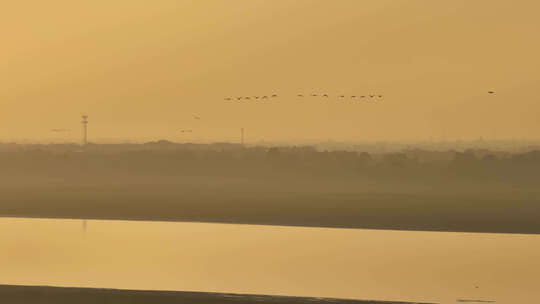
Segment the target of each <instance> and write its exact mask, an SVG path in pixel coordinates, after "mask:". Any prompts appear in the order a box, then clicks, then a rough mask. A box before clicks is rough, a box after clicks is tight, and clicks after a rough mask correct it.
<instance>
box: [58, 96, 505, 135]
mask: <svg viewBox="0 0 540 304" xmlns="http://www.w3.org/2000/svg"><path fill="white" fill-rule="evenodd" d="M487 93H488V94H490V95H494V94H495V91H487ZM277 97H278V95H277V94H272V95H263V96H240V97H234V98H233V97H226V98H224V99H225V100H226V101H234V100H237V101H241V100H254V101H257V100H261V101H262V100H268V99H271V98H277ZM296 97H298V98H304V97H322V98H330V96H329V95H328V94H310V95H304V94H297V95H296ZM337 97H338V98H339V99H347V98H348V99H357V98H374V99H378V98H383V95H380V94H369V95H350V96H349V95H337ZM193 119H195V120H200V119H201V117H199V116H193ZM178 131H180V132H181V133H192V132H193V130H191V129H178ZM51 132H54V133H64V132H71V130H70V129H51Z"/></svg>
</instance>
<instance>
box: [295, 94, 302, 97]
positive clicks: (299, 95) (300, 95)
mask: <svg viewBox="0 0 540 304" xmlns="http://www.w3.org/2000/svg"><path fill="white" fill-rule="evenodd" d="M296 96H298V97H304V95H302V94H298V95H296Z"/></svg>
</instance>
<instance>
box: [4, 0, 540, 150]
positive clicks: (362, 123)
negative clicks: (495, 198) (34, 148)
mask: <svg viewBox="0 0 540 304" xmlns="http://www.w3.org/2000/svg"><path fill="white" fill-rule="evenodd" d="M538 11H540V2H538V1H534V0H530V1H526V0H517V1H509V0H507V1H498V0H452V1H433V0H423V1H422V0H304V1H301V0H297V1H291V0H272V1H269V0H192V1H187V0H185V1H182V0H160V1H147V0H114V1H110V0H94V1H72V0H49V1H16V0H5V1H3V2H2V10H1V13H0V28H1V31H2V47H1V48H0V65H1V69H0V79H1V83H2V85H1V86H0V106H1V110H0V140H8V139H24V138H30V139H39V140H47V139H53V138H59V137H65V138H66V139H67V138H69V137H71V138H79V135H80V129H81V125H80V114H81V113H83V112H84V113H87V114H88V115H89V116H90V124H89V132H90V139H91V140H92V139H96V138H123V139H134V140H137V139H143V138H144V139H150V138H153V139H158V138H165V139H170V140H182V139H186V140H237V139H238V137H239V131H238V129H239V128H240V127H245V128H246V138H247V139H248V140H251V141H255V140H263V139H266V140H276V139H301V138H303V139H307V138H312V139H313V138H318V139H323V140H325V139H336V140H344V139H347V140H362V139H367V140H374V139H383V140H387V139H421V138H424V139H427V138H430V137H433V138H436V139H437V138H442V137H443V136H446V137H447V138H461V139H471V138H478V137H480V136H483V137H485V138H489V137H493V136H495V137H498V138H513V137H514V138H527V137H528V138H537V137H538V133H539V132H540V103H539V101H540V100H539V98H538V97H537V90H538V89H539V87H538V84H539V83H540V69H539V68H540V36H539V35H538V31H539V29H540V19H539V18H538V16H537V15H538ZM488 90H495V91H497V94H496V95H495V96H490V95H488V94H487V91H488ZM372 92H373V93H381V94H383V95H384V96H385V97H384V101H383V102H382V103H380V104H368V103H365V102H364V103H360V104H350V103H348V104H344V103H343V102H337V101H335V100H334V101H331V102H330V101H327V102H323V101H321V99H305V100H303V101H299V100H298V99H297V98H296V97H295V95H296V94H297V93H304V94H310V93H319V94H322V93H327V94H331V95H334V96H335V95H339V94H348V95H362V94H370V93H372ZM274 93H276V94H279V95H280V96H281V97H280V98H279V99H278V100H276V101H275V102H273V103H271V104H246V103H241V104H236V103H232V104H231V103H227V102H225V101H223V98H224V97H227V96H246V95H250V96H253V95H265V94H274ZM194 115H197V116H200V117H201V119H200V120H195V119H193V116H194ZM53 128H70V129H72V130H73V131H72V132H71V134H68V133H66V134H62V135H58V134H53V133H52V132H50V131H49V130H50V129H53ZM179 128H187V129H193V130H194V132H193V133H188V134H189V135H182V133H180V132H178V131H177V129H179Z"/></svg>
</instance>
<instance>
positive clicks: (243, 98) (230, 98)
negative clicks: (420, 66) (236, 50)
mask: <svg viewBox="0 0 540 304" xmlns="http://www.w3.org/2000/svg"><path fill="white" fill-rule="evenodd" d="M276 97H278V95H277V94H273V95H263V96H240V97H225V98H224V100H225V101H234V100H236V101H242V100H244V101H248V100H249V101H251V100H253V101H263V100H268V99H270V98H276ZM296 97H298V98H304V97H321V98H330V95H328V94H315V93H313V94H309V95H304V94H297V95H296ZM337 97H338V98H339V99H360V98H371V99H378V98H382V97H383V96H382V95H380V94H369V95H337Z"/></svg>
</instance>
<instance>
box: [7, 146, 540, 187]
mask: <svg viewBox="0 0 540 304" xmlns="http://www.w3.org/2000/svg"><path fill="white" fill-rule="evenodd" d="M0 165H1V166H2V171H1V172H0V176H2V177H3V178H6V179H12V178H13V177H14V176H17V175H23V176H24V177H25V178H27V179H31V178H32V177H49V178H54V177H59V178H60V177H65V178H67V177H76V178H77V179H78V180H85V179H90V178H92V177H95V178H99V179H102V178H107V177H111V176H114V177H118V176H122V175H126V176H128V177H137V176H139V177H141V178H169V177H174V176H184V177H190V176H203V177H220V178H250V179H272V178H277V179H303V178H304V179H305V178H309V179H317V180H346V181H347V182H354V181H359V182H361V181H362V180H365V179H369V180H371V181H377V182H378V183H381V184H384V182H399V183H401V184H408V183H414V182H420V183H422V184H426V183H427V184H436V183H442V182H458V183H463V184H466V183H474V184H473V186H479V185H481V184H483V183H493V182H496V183H503V184H509V185H513V186H524V187H525V186H536V185H538V183H539V182H540V170H539V169H540V151H538V150H532V151H528V152H523V153H509V152H500V151H489V150H486V149H470V150H466V151H463V152H458V151H427V150H420V149H409V150H404V151H402V152H391V153H380V154H376V153H366V152H352V151H318V150H317V149H316V148H314V147H312V146H290V147H263V146H255V147H243V146H241V145H238V144H229V143H216V144H179V143H172V142H169V141H164V140H162V141H157V142H149V143H145V144H102V145H95V144H89V145H88V146H86V147H85V148H84V149H83V148H81V147H80V146H78V145H62V144H56V145H16V144H0Z"/></svg>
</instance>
